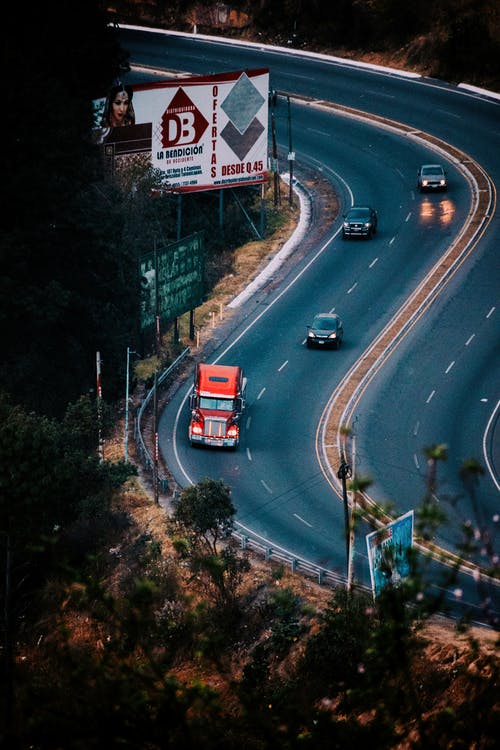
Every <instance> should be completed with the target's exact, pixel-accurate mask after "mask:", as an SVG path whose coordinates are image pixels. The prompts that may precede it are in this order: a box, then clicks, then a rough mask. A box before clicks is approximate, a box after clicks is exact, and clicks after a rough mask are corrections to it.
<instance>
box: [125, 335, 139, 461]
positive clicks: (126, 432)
mask: <svg viewBox="0 0 500 750" xmlns="http://www.w3.org/2000/svg"><path fill="white" fill-rule="evenodd" d="M131 354H135V355H136V356H137V357H139V356H140V355H139V354H138V352H136V351H134V350H133V349H130V347H128V346H127V373H126V385H125V463H128V398H129V396H128V394H129V383H130V355H131Z"/></svg>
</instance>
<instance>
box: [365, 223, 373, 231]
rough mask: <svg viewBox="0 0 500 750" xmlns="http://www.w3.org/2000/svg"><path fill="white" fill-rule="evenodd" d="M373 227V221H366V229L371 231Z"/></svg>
mask: <svg viewBox="0 0 500 750" xmlns="http://www.w3.org/2000/svg"><path fill="white" fill-rule="evenodd" d="M371 225H372V223H371V221H365V229H370V227H371Z"/></svg>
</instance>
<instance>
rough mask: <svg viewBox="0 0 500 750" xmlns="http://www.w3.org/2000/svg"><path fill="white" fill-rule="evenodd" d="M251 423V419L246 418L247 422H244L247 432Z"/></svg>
mask: <svg viewBox="0 0 500 750" xmlns="http://www.w3.org/2000/svg"><path fill="white" fill-rule="evenodd" d="M251 421H252V417H247V421H246V424H245V429H247V430H249V429H250V423H251Z"/></svg>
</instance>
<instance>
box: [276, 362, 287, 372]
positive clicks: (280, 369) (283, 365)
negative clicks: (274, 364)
mask: <svg viewBox="0 0 500 750" xmlns="http://www.w3.org/2000/svg"><path fill="white" fill-rule="evenodd" d="M287 364H288V360H287V359H285V361H284V362H283V364H282V365H281V367H278V372H281V371H282V370H283V369H284V368H285V367H286V366H287Z"/></svg>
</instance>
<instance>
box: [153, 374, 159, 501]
mask: <svg viewBox="0 0 500 750" xmlns="http://www.w3.org/2000/svg"><path fill="white" fill-rule="evenodd" d="M153 416H154V430H153V439H154V450H153V485H154V487H153V491H154V498H155V503H156V504H157V505H158V503H159V497H158V370H157V369H156V370H155V382H154V390H153Z"/></svg>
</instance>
